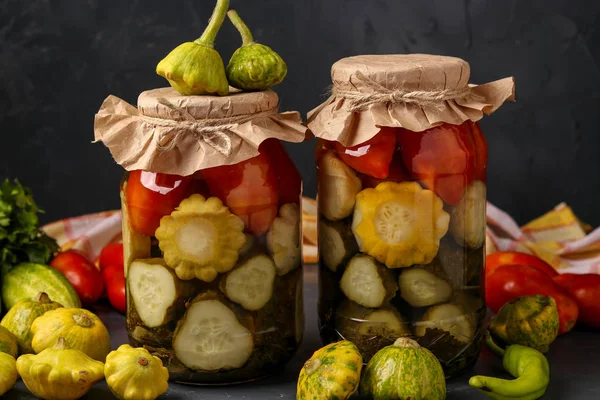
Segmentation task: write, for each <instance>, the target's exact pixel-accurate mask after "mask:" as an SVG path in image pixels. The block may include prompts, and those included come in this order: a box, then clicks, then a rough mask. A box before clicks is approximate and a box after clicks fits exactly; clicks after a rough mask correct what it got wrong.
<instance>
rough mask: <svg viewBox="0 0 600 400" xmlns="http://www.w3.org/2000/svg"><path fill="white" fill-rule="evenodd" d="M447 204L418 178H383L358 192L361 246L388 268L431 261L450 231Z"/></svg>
mask: <svg viewBox="0 0 600 400" xmlns="http://www.w3.org/2000/svg"><path fill="white" fill-rule="evenodd" d="M443 207H444V203H443V202H442V200H441V199H440V198H439V197H438V196H437V195H436V194H435V193H434V192H432V191H431V190H426V189H423V188H421V186H420V185H419V184H418V183H416V182H402V183H395V182H383V183H380V184H379V185H377V187H376V188H375V189H365V190H363V191H362V192H360V193H359V194H358V195H356V207H355V209H354V216H353V219H352V231H353V232H354V236H355V238H356V241H357V242H358V245H359V247H360V250H361V251H362V252H364V253H367V254H369V255H370V256H372V257H374V258H375V259H377V260H378V261H379V262H381V263H383V264H385V265H386V266H387V267H388V268H400V267H409V266H411V265H414V264H429V263H430V262H431V261H432V260H433V259H434V258H435V256H436V255H437V252H438V248H439V245H440V239H441V238H442V237H443V236H444V235H445V234H446V232H448V225H449V223H450V215H449V214H448V213H447V212H446V211H444V208H443Z"/></svg>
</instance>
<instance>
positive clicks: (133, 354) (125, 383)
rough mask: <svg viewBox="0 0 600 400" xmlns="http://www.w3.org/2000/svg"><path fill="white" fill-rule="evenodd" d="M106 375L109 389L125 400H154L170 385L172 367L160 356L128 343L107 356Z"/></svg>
mask: <svg viewBox="0 0 600 400" xmlns="http://www.w3.org/2000/svg"><path fill="white" fill-rule="evenodd" d="M104 376H105V377H106V383H108V387H109V388H110V390H112V392H113V393H114V394H115V396H117V397H118V398H120V399H124V400H153V399H156V398H157V397H158V396H160V395H161V394H163V393H164V392H166V391H167V389H168V387H169V383H168V381H169V371H168V370H167V369H166V368H165V367H163V363H162V361H161V360H160V358H158V357H155V356H153V355H152V354H150V352H148V350H146V349H143V348H137V349H134V348H133V347H131V346H129V345H128V344H124V345H122V346H121V347H119V348H118V349H117V350H115V351H113V352H111V353H110V354H109V355H108V357H106V364H105V365H104Z"/></svg>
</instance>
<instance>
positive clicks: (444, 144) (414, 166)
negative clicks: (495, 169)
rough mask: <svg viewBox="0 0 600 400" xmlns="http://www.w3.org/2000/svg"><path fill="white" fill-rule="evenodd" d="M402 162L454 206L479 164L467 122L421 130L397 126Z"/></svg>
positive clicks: (427, 185)
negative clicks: (410, 129) (416, 130)
mask: <svg viewBox="0 0 600 400" xmlns="http://www.w3.org/2000/svg"><path fill="white" fill-rule="evenodd" d="M397 137H398V143H399V144H400V148H401V151H402V157H403V159H404V165H406V167H407V168H408V170H409V172H410V173H411V174H412V176H414V177H415V178H416V179H419V180H420V181H421V182H422V183H423V184H424V185H425V186H426V187H427V188H428V189H431V190H433V191H434V192H436V193H437V194H438V196H440V198H441V199H442V200H444V202H446V203H447V204H450V205H456V204H458V202H459V201H460V200H461V199H462V198H463V196H464V193H465V189H466V188H467V186H469V185H470V184H471V182H472V181H473V180H474V176H475V169H476V165H477V163H478V160H477V155H476V154H477V151H476V144H475V140H474V138H473V135H472V133H471V129H470V125H469V122H466V123H464V124H462V125H450V124H444V125H441V126H437V127H435V128H431V129H428V130H426V131H423V132H413V131H409V130H407V129H398V135H397Z"/></svg>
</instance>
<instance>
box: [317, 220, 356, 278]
mask: <svg viewBox="0 0 600 400" xmlns="http://www.w3.org/2000/svg"><path fill="white" fill-rule="evenodd" d="M318 238H319V254H320V258H321V259H322V260H323V263H324V264H325V266H326V267H327V268H329V269H330V270H332V271H333V272H336V271H337V270H338V268H339V267H340V266H342V265H344V264H345V263H346V262H348V260H349V259H350V258H352V257H353V256H354V255H355V254H356V253H358V245H357V244H356V240H355V239H354V234H353V233H352V229H351V227H350V224H348V223H347V222H346V220H344V221H338V222H330V221H327V220H326V219H324V218H321V220H320V221H319V235H318Z"/></svg>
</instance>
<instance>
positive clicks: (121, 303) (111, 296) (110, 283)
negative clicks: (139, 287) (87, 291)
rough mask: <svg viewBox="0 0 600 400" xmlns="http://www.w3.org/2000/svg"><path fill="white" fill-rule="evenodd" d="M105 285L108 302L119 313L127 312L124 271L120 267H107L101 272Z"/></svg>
mask: <svg viewBox="0 0 600 400" xmlns="http://www.w3.org/2000/svg"><path fill="white" fill-rule="evenodd" d="M102 278H103V279H104V283H105V284H106V293H107V295H108V301H110V304H111V305H112V306H113V308H114V309H115V310H117V311H119V312H121V313H125V312H126V311H127V292H126V290H125V271H124V269H123V267H122V266H120V265H109V266H107V267H106V268H104V270H103V271H102Z"/></svg>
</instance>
